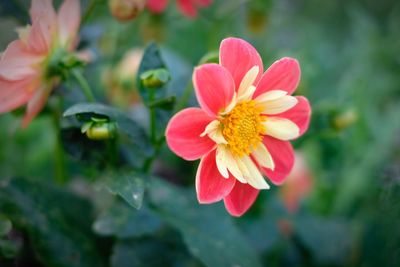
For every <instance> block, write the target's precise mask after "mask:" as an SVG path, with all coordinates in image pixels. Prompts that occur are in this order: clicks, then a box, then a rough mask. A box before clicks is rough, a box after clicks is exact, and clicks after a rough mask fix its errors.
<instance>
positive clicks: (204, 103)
mask: <svg viewBox="0 0 400 267" xmlns="http://www.w3.org/2000/svg"><path fill="white" fill-rule="evenodd" d="M193 84H194V89H195V92H196V96H197V100H198V101H199V104H200V106H201V107H202V108H203V110H204V111H206V112H207V113H208V114H209V115H210V116H215V115H217V114H218V112H219V111H221V110H222V109H223V108H225V107H226V106H227V105H228V104H229V103H230V102H231V101H232V98H233V94H234V88H235V85H234V83H233V80H232V76H231V74H230V73H229V72H228V71H227V70H226V69H225V68H224V67H222V66H220V65H218V64H204V65H201V66H199V67H197V68H195V70H194V72H193Z"/></svg>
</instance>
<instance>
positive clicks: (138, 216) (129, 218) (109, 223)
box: [92, 201, 162, 239]
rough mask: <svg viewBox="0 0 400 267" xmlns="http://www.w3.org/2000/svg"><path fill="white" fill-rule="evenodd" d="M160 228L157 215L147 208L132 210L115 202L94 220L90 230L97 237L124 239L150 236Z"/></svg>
mask: <svg viewBox="0 0 400 267" xmlns="http://www.w3.org/2000/svg"><path fill="white" fill-rule="evenodd" d="M161 227H162V222H161V221H160V218H159V217H158V215H157V214H155V213H154V212H153V211H151V210H149V209H148V208H147V207H142V208H141V209H140V210H134V209H132V208H131V207H129V206H128V205H126V204H125V203H121V202H117V201H116V202H114V203H113V205H112V206H111V207H110V208H109V209H107V210H106V211H105V212H104V213H103V214H101V215H100V216H99V217H98V218H97V219H96V221H95V222H94V223H93V227H92V228H93V230H94V231H95V232H96V233H97V234H99V235H104V236H116V237H118V238H121V239H126V238H135V237H141V236H143V235H149V234H152V233H154V232H156V231H157V230H159V229H160V228H161Z"/></svg>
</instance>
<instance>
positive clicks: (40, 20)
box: [28, 0, 57, 53]
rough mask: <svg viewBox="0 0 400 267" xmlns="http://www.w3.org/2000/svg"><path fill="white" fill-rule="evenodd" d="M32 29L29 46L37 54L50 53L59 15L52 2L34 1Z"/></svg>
mask: <svg viewBox="0 0 400 267" xmlns="http://www.w3.org/2000/svg"><path fill="white" fill-rule="evenodd" d="M29 12H30V15H31V20H32V29H31V33H30V34H29V39H28V42H29V45H30V46H31V47H32V49H34V50H35V51H36V52H40V53H43V52H45V51H48V50H49V49H50V47H51V44H52V41H53V39H54V37H55V36H54V35H55V31H56V26H57V15H56V11H55V10H54V7H53V4H52V1H51V0H32V5H31V9H30V11H29Z"/></svg>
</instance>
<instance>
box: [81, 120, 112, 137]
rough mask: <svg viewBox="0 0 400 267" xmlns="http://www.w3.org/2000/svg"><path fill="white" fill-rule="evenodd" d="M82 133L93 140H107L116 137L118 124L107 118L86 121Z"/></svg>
mask: <svg viewBox="0 0 400 267" xmlns="http://www.w3.org/2000/svg"><path fill="white" fill-rule="evenodd" d="M81 131H82V133H86V136H87V137H88V138H89V139H92V140H107V139H112V138H114V137H115V132H116V126H115V123H114V122H110V121H107V120H97V119H94V118H92V121H89V122H87V123H85V124H84V125H83V126H82V129H81Z"/></svg>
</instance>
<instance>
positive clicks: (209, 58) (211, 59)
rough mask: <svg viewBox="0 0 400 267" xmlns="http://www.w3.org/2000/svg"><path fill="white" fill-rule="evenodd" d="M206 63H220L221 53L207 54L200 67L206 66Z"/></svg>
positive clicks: (201, 60)
mask: <svg viewBox="0 0 400 267" xmlns="http://www.w3.org/2000/svg"><path fill="white" fill-rule="evenodd" d="M206 63H216V64H218V63H219V52H218V51H211V52H208V53H207V54H205V55H204V56H203V57H202V58H201V59H200V62H199V65H202V64H206Z"/></svg>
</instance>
